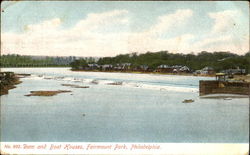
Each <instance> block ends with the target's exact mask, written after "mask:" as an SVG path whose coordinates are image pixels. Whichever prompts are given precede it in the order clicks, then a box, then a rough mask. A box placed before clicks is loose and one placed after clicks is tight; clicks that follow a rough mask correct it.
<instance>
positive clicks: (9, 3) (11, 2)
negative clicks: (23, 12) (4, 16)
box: [1, 0, 23, 13]
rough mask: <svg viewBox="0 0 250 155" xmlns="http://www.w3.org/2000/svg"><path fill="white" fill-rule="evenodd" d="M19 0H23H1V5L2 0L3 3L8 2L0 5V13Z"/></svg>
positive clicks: (19, 0)
mask: <svg viewBox="0 0 250 155" xmlns="http://www.w3.org/2000/svg"><path fill="white" fill-rule="evenodd" d="M21 1H23V0H15V1H7V0H3V1H1V6H2V5H3V4H2V3H3V2H5V3H6V2H8V4H6V5H5V6H4V7H1V13H4V12H6V9H7V8H9V7H11V6H13V5H15V4H16V3H18V2H21Z"/></svg>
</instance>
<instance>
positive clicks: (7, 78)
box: [0, 72, 22, 96]
mask: <svg viewBox="0 0 250 155" xmlns="http://www.w3.org/2000/svg"><path fill="white" fill-rule="evenodd" d="M20 83H22V82H21V81H20V80H19V77H18V76H17V75H16V74H14V73H13V72H0V96H1V95H5V94H8V92H9V90H10V89H14V88H16V86H15V85H17V84H20Z"/></svg>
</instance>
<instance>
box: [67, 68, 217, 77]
mask: <svg viewBox="0 0 250 155" xmlns="http://www.w3.org/2000/svg"><path fill="white" fill-rule="evenodd" d="M70 70H71V71H74V72H102V73H132V74H156V75H180V76H200V77H215V74H211V75H205V74H204V75H200V74H198V75H197V74H193V73H183V72H182V73H163V72H148V71H146V72H141V71H99V70H80V69H70Z"/></svg>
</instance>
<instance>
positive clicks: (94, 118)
mask: <svg viewBox="0 0 250 155" xmlns="http://www.w3.org/2000/svg"><path fill="white" fill-rule="evenodd" d="M3 70H6V71H14V72H17V73H31V74H32V76H31V77H27V78H23V79H22V81H23V83H21V84H19V85H17V88H16V89H12V90H10V91H9V94H8V95H4V96H1V141H6V142H11V141H35V142H39V141H48V142H54V141H61V142H62V141H69V142H89V141H92V142H195V143H198V142H213V143H217V142H218V143H222V142H223V143H236V142H237V143H246V142H248V141H249V138H248V136H249V99H248V98H239V99H237V98H233V99H232V100H223V99H201V98H199V96H198V95H199V94H198V84H199V80H211V79H213V78H207V77H192V76H175V75H156V74H129V73H100V72H72V71H70V70H69V68H4V69H3ZM93 80H95V81H96V82H97V83H98V84H93V83H92V81H93ZM113 82H122V85H108V83H113ZM61 84H76V85H81V86H90V88H71V87H65V86H62V85H61ZM33 90H71V91H72V93H62V94H58V95H56V96H51V97H41V96H40V97H38V96H32V97H27V96H24V95H26V94H29V92H30V91H33ZM185 99H193V100H195V102H193V103H188V104H185V103H182V101H183V100H185Z"/></svg>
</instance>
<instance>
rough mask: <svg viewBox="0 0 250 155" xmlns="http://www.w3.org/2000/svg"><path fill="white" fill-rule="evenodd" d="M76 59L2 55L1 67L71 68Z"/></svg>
mask: <svg viewBox="0 0 250 155" xmlns="http://www.w3.org/2000/svg"><path fill="white" fill-rule="evenodd" d="M74 59H75V58H74V57H48V56H21V55H16V54H8V55H2V56H1V59H0V60H1V61H0V67H54V66H69V64H70V63H71V62H72V61H74Z"/></svg>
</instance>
